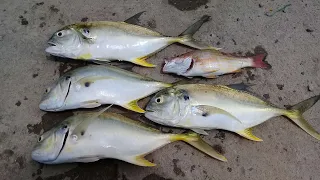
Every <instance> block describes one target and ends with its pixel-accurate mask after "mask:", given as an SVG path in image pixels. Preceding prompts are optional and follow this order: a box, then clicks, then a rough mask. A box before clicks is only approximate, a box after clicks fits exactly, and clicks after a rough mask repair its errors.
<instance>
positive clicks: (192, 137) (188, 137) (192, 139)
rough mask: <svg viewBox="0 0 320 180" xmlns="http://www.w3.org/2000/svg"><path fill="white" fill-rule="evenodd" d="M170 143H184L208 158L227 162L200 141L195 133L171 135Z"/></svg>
mask: <svg viewBox="0 0 320 180" xmlns="http://www.w3.org/2000/svg"><path fill="white" fill-rule="evenodd" d="M170 141H172V142H173V141H184V142H186V143H188V144H190V145H191V146H193V147H195V148H196V149H198V150H199V151H202V152H203V153H205V154H207V155H208V156H211V157H213V158H216V159H218V160H220V161H227V159H226V157H224V156H223V155H222V154H220V153H218V152H217V151H216V150H214V149H213V148H212V147H211V146H210V145H209V144H208V143H206V142H205V141H204V140H202V139H201V137H200V136H199V135H198V134H196V133H193V132H192V133H188V134H173V135H172V136H171V137H170Z"/></svg>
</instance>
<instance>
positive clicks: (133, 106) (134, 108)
mask: <svg viewBox="0 0 320 180" xmlns="http://www.w3.org/2000/svg"><path fill="white" fill-rule="evenodd" d="M123 107H124V108H126V109H129V110H131V111H135V112H138V113H145V112H146V111H145V110H143V109H141V108H140V107H139V105H138V100H133V101H131V102H129V103H128V104H126V105H124V106H123Z"/></svg>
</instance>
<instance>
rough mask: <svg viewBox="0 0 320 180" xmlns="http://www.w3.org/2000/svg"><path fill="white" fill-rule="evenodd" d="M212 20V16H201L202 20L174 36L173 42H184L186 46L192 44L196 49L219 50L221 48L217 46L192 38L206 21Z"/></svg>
mask: <svg viewBox="0 0 320 180" xmlns="http://www.w3.org/2000/svg"><path fill="white" fill-rule="evenodd" d="M209 20H210V16H208V15H204V16H202V17H201V19H200V20H198V21H197V22H195V23H193V24H192V25H191V26H189V27H188V28H187V29H186V30H184V31H183V32H182V33H181V34H180V35H179V36H178V37H176V38H174V40H173V41H172V43H175V42H178V43H180V44H184V45H186V46H190V47H193V48H196V49H214V50H219V49H220V48H215V47H212V46H208V45H205V44H202V43H200V42H198V41H196V40H195V39H193V38H192V36H193V35H194V34H195V33H196V32H197V31H198V30H199V28H200V27H201V26H202V24H204V23H205V22H207V21H209Z"/></svg>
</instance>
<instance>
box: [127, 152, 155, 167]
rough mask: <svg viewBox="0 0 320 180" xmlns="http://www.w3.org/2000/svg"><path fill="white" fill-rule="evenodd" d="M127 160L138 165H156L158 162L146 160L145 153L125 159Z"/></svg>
mask: <svg viewBox="0 0 320 180" xmlns="http://www.w3.org/2000/svg"><path fill="white" fill-rule="evenodd" d="M125 161H127V162H129V163H132V164H135V165H138V166H146V167H153V166H156V164H154V163H152V162H150V161H148V160H146V159H145V158H144V155H139V156H135V157H130V158H128V159H125Z"/></svg>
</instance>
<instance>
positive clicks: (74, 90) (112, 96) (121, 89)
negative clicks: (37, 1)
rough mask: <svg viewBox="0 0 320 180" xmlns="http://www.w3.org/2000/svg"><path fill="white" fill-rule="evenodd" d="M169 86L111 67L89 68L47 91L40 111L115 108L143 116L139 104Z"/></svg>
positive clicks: (68, 76) (65, 76) (79, 70)
mask: <svg viewBox="0 0 320 180" xmlns="http://www.w3.org/2000/svg"><path fill="white" fill-rule="evenodd" d="M170 86H171V84H168V83H164V82H159V81H155V80H153V79H151V78H148V77H144V76H142V75H139V74H136V73H133V72H130V71H126V70H123V69H120V68H117V67H114V66H111V65H89V66H84V67H80V68H77V69H75V70H72V71H69V72H67V73H65V74H64V75H63V76H61V77H60V78H59V79H58V80H57V81H56V82H55V83H53V84H52V85H50V86H49V87H48V88H46V90H45V93H44V95H43V97H42V99H41V102H40V104H39V108H40V109H41V110H44V111H64V110H69V109H77V108H95V107H99V106H101V105H102V104H115V105H119V106H122V107H123V108H126V109H128V110H131V111H135V112H138V113H144V112H145V111H144V110H143V109H142V108H140V107H139V106H138V104H137V102H138V101H139V100H140V99H142V98H144V97H147V96H149V95H151V94H153V93H155V92H157V91H159V90H162V89H164V88H167V87H170Z"/></svg>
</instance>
